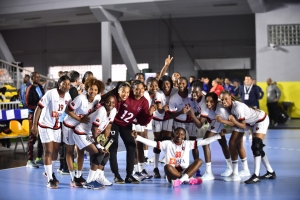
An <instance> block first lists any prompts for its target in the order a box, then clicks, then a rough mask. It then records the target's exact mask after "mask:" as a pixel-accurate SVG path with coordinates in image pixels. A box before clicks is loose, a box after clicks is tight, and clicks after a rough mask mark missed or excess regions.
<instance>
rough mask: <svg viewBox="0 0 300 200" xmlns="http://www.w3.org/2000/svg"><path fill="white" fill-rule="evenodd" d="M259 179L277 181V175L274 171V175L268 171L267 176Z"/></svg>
mask: <svg viewBox="0 0 300 200" xmlns="http://www.w3.org/2000/svg"><path fill="white" fill-rule="evenodd" d="M259 178H260V179H275V178H276V174H275V171H273V172H272V173H271V172H268V171H267V173H266V174H265V175H263V176H260V177H259Z"/></svg>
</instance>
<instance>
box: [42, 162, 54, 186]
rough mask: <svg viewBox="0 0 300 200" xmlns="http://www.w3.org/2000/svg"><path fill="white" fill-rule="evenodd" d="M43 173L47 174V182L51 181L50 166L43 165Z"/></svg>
mask: <svg viewBox="0 0 300 200" xmlns="http://www.w3.org/2000/svg"><path fill="white" fill-rule="evenodd" d="M44 168H45V172H46V173H47V178H48V182H49V181H50V180H52V179H53V177H52V172H53V171H52V165H44Z"/></svg>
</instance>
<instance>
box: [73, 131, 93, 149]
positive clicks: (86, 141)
mask: <svg viewBox="0 0 300 200" xmlns="http://www.w3.org/2000/svg"><path fill="white" fill-rule="evenodd" d="M73 139H74V142H75V144H76V146H77V147H78V148H79V149H80V150H81V149H83V148H85V147H87V146H89V145H91V144H93V143H94V141H93V140H92V139H91V136H89V135H78V134H75V133H74V134H73Z"/></svg>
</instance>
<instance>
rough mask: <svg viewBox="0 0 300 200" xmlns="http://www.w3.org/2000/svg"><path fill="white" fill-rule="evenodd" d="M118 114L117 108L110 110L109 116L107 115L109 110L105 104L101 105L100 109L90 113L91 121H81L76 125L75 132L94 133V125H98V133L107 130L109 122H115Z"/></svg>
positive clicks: (81, 133)
mask: <svg viewBox="0 0 300 200" xmlns="http://www.w3.org/2000/svg"><path fill="white" fill-rule="evenodd" d="M116 114H117V110H116V108H113V109H112V110H111V111H110V114H109V116H107V111H106V109H105V107H104V106H101V107H100V108H99V109H98V110H96V111H95V112H93V113H92V114H90V115H89V117H90V122H89V123H87V124H85V123H80V124H78V125H77V126H76V127H75V130H74V133H75V134H78V135H92V126H93V125H96V126H98V134H100V133H101V132H102V131H104V130H105V128H106V127H107V125H108V124H109V123H113V121H114V119H115V116H116Z"/></svg>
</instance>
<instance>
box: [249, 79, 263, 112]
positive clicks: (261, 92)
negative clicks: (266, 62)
mask: <svg viewBox="0 0 300 200" xmlns="http://www.w3.org/2000/svg"><path fill="white" fill-rule="evenodd" d="M252 83H253V85H256V79H253V80H252ZM256 86H257V89H258V91H259V99H262V98H263V97H264V94H265V93H264V91H263V90H262V89H261V87H259V86H258V85H256ZM257 108H259V102H258V107H257Z"/></svg>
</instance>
